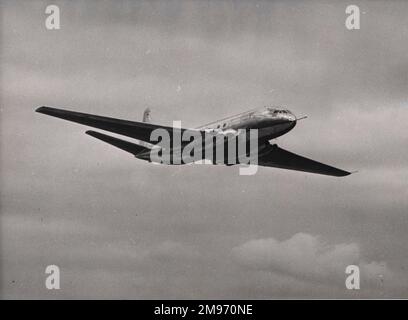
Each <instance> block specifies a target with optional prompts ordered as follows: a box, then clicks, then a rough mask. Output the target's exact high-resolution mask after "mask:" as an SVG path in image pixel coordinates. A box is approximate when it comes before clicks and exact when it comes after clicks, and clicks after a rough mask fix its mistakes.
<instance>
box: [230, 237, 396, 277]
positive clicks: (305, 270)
mask: <svg viewBox="0 0 408 320" xmlns="http://www.w3.org/2000/svg"><path fill="white" fill-rule="evenodd" d="M232 253H233V256H234V258H235V259H236V261H237V262H238V263H240V264H242V265H243V266H245V267H248V268H250V269H254V270H258V271H267V272H272V273H278V274H282V275H286V276H291V277H295V278H298V279H301V280H311V281H319V282H325V281H327V280H330V282H332V281H335V282H337V283H344V279H345V269H346V267H347V266H348V265H358V266H359V267H360V274H361V278H362V281H363V280H365V281H370V282H373V281H377V282H378V281H379V280H381V279H382V278H383V277H384V276H385V275H387V276H390V275H391V274H390V271H389V270H388V268H387V266H386V264H385V263H384V262H375V261H372V262H367V261H365V260H364V259H363V257H362V255H361V252H360V248H359V246H358V244H356V243H348V244H346V243H340V244H336V245H328V244H326V243H325V242H324V241H323V239H322V238H321V237H319V236H314V235H310V234H307V233H297V234H295V235H294V236H292V237H291V238H290V239H288V240H283V241H279V240H276V239H273V238H267V239H256V240H250V241H248V242H246V243H244V244H242V245H241V246H238V247H235V248H233V250H232Z"/></svg>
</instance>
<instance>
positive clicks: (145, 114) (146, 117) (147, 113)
mask: <svg viewBox="0 0 408 320" xmlns="http://www.w3.org/2000/svg"><path fill="white" fill-rule="evenodd" d="M150 112H151V111H150V109H149V108H147V109H146V110H145V111H144V112H143V122H147V123H150V120H151V119H150Z"/></svg>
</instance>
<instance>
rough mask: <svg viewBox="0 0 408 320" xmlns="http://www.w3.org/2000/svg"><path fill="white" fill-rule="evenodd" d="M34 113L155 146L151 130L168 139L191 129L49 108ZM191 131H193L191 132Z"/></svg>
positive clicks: (39, 109) (42, 108) (40, 108)
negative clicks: (160, 132) (161, 130)
mask: <svg viewBox="0 0 408 320" xmlns="http://www.w3.org/2000/svg"><path fill="white" fill-rule="evenodd" d="M36 112H39V113H43V114H46V115H49V116H53V117H57V118H61V119H64V120H68V121H73V122H76V123H80V124H83V125H87V126H90V127H94V128H98V129H102V130H106V131H110V132H113V133H117V134H121V135H124V136H127V137H131V138H134V139H138V140H143V141H146V142H149V143H151V144H157V141H152V140H151V139H150V135H151V133H152V131H153V130H156V129H164V130H166V131H167V132H169V135H170V139H171V138H172V137H173V134H172V132H173V130H174V131H175V133H176V132H177V130H180V131H181V132H179V133H180V134H181V135H182V134H183V133H184V131H186V130H191V129H178V128H173V127H166V126H161V125H155V124H152V123H147V122H137V121H128V120H122V119H115V118H109V117H102V116H97V115H93V114H88V113H82V112H75V111H69V110H63V109H57V108H51V107H39V108H38V109H36ZM191 131H193V130H191Z"/></svg>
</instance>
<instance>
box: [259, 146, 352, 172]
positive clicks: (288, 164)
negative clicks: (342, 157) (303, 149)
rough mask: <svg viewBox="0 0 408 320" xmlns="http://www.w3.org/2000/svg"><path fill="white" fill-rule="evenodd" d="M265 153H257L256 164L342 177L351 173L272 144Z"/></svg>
mask: <svg viewBox="0 0 408 320" xmlns="http://www.w3.org/2000/svg"><path fill="white" fill-rule="evenodd" d="M268 149H269V150H267V151H266V152H265V153H262V154H261V155H259V158H258V165H260V166H265V167H276V168H282V169H288V170H297V171H305V172H311V173H318V174H324V175H329V176H336V177H343V176H347V175H349V174H351V172H347V171H344V170H341V169H338V168H335V167H332V166H329V165H327V164H323V163H321V162H317V161H314V160H311V159H308V158H305V157H302V156H299V155H297V154H295V153H292V152H289V151H286V150H284V149H282V148H279V147H278V146H277V145H272V146H270V148H268Z"/></svg>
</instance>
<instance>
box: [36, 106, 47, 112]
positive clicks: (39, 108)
mask: <svg viewBox="0 0 408 320" xmlns="http://www.w3.org/2000/svg"><path fill="white" fill-rule="evenodd" d="M46 110H47V107H46V106H41V107H37V108H36V109H35V112H39V113H44V111H46Z"/></svg>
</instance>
